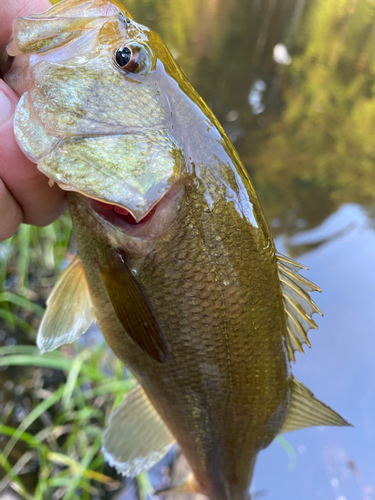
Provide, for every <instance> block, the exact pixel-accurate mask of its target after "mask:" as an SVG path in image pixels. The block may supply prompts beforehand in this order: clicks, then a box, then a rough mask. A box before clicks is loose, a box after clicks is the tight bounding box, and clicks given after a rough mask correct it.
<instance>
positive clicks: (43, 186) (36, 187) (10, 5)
mask: <svg viewBox="0 0 375 500" xmlns="http://www.w3.org/2000/svg"><path fill="white" fill-rule="evenodd" d="M50 6H51V4H50V2H49V1H48V0H33V1H30V0H18V1H14V0H1V2H0V15H1V24H0V47H2V46H4V45H5V44H6V42H7V41H8V40H9V38H10V36H11V34H12V21H13V19H15V18H16V17H20V16H27V15H29V14H37V13H39V12H43V11H45V10H47V9H48V8H49V7H50ZM0 76H2V75H0ZM17 102H18V97H17V95H16V94H15V93H14V92H13V90H12V89H11V88H10V87H9V86H8V85H6V83H5V82H4V81H3V80H1V79H0V241H3V240H5V239H7V238H9V237H10V236H12V235H13V234H14V233H15V231H16V230H17V228H18V226H19V225H20V224H21V222H25V223H27V224H35V225H37V226H44V225H46V224H49V223H50V222H52V221H54V220H55V219H56V218H57V217H58V216H59V215H60V214H61V213H62V212H63V211H64V210H65V208H66V193H65V192H64V191H62V190H61V189H60V188H59V187H58V186H57V185H56V184H55V185H54V186H53V187H50V186H49V185H48V178H47V177H46V176H45V175H43V174H42V173H41V172H39V170H38V169H37V168H36V165H35V164H34V163H32V162H31V161H30V160H28V159H27V158H26V156H25V155H24V154H23V153H22V151H21V150H20V148H19V146H18V144H17V142H16V140H15V137H14V133H13V116H14V111H15V108H16V105H17Z"/></svg>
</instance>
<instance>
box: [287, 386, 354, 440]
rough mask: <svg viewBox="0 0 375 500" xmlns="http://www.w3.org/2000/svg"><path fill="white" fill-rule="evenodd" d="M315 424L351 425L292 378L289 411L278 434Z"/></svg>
mask: <svg viewBox="0 0 375 500" xmlns="http://www.w3.org/2000/svg"><path fill="white" fill-rule="evenodd" d="M316 425H318V426H319V425H337V426H343V427H345V426H346V427H352V425H351V424H349V423H348V422H347V421H346V420H345V419H343V418H342V417H341V416H340V415H339V414H338V413H336V412H335V411H333V410H332V409H331V408H330V407H329V406H327V405H325V404H324V403H322V402H321V401H319V400H318V399H316V398H315V397H314V394H313V393H312V392H311V391H310V389H308V388H307V387H305V386H304V385H303V384H302V383H301V382H300V381H299V380H297V379H295V378H293V379H292V383H291V396H290V408H289V413H288V416H287V417H286V420H285V422H284V425H283V427H282V429H281V431H280V434H284V433H285V432H290V431H294V430H297V429H303V428H305V427H314V426H316Z"/></svg>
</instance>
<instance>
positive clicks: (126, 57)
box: [116, 47, 132, 68]
mask: <svg viewBox="0 0 375 500" xmlns="http://www.w3.org/2000/svg"><path fill="white" fill-rule="evenodd" d="M131 57H132V52H131V50H130V49H129V47H122V48H121V49H119V50H118V51H117V52H116V62H117V64H118V65H119V66H120V67H121V68H123V67H124V66H126V65H127V64H128V62H129V61H130V59H131Z"/></svg>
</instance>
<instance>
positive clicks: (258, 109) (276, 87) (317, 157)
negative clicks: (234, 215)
mask: <svg viewBox="0 0 375 500" xmlns="http://www.w3.org/2000/svg"><path fill="white" fill-rule="evenodd" d="M125 5H126V7H127V8H128V9H129V11H130V12H131V14H132V15H133V17H134V19H135V20H137V21H138V22H140V23H143V24H146V25H148V26H150V27H151V28H153V29H155V30H156V31H157V32H159V34H160V35H161V36H162V38H163V39H164V41H165V42H166V43H167V45H168V47H169V48H170V50H171V51H172V53H173V55H174V56H175V57H176V59H177V60H178V62H179V64H180V65H181V67H182V68H183V69H184V71H185V73H186V74H187V76H188V78H189V79H190V80H191V82H192V84H193V85H194V86H195V87H196V88H197V90H198V92H199V93H200V94H201V95H202V97H203V99H204V100H205V101H206V102H207V103H208V104H209V106H210V107H211V108H212V109H213V111H214V113H215V114H216V116H217V117H218V118H219V120H220V122H221V123H222V124H223V125H224V127H225V130H226V131H227V133H228V135H229V137H230V138H231V140H232V141H233V142H234V144H235V146H236V148H237V150H238V152H239V154H240V156H241V158H242V160H243V162H244V164H245V166H246V167H247V169H248V171H249V173H250V175H251V178H252V181H253V182H254V184H255V187H256V190H257V193H258V195H259V197H260V199H261V202H262V205H263V208H264V211H265V214H266V217H267V220H268V221H269V223H270V226H271V228H272V231H273V233H274V236H275V239H276V244H277V248H278V250H279V251H281V252H284V253H287V254H289V255H291V256H292V257H294V258H296V259H297V260H299V261H300V262H302V263H303V264H305V265H307V266H308V267H309V268H310V271H309V272H307V274H306V275H307V277H308V278H309V279H311V280H312V281H314V282H315V283H317V284H318V285H320V286H321V287H322V288H323V293H322V294H321V295H318V294H315V296H314V297H313V298H314V300H315V301H316V302H317V303H318V305H319V307H320V308H321V309H322V310H323V312H324V314H325V316H324V318H316V321H317V323H318V324H319V330H318V331H317V332H316V331H311V332H310V339H311V342H312V349H311V350H307V352H306V354H305V355H304V356H302V355H299V354H297V363H296V365H295V366H294V368H293V371H294V373H295V375H296V376H297V377H298V378H300V379H301V380H302V381H303V382H304V383H305V384H306V385H307V386H308V387H309V388H311V389H312V390H313V391H314V392H315V394H316V395H317V396H318V397H319V398H320V399H322V400H323V401H325V402H327V403H328V404H329V405H330V406H332V407H333V408H334V409H336V410H337V411H338V412H340V413H341V414H342V415H343V416H344V417H345V418H347V419H348V420H349V421H350V422H352V423H353V424H354V426H355V427H354V429H348V428H344V429H336V428H324V429H323V428H322V429H319V428H313V429H308V430H303V431H298V432H294V433H291V434H287V435H285V436H283V437H281V438H279V439H278V440H277V441H275V442H274V443H273V444H272V445H271V446H270V447H269V448H268V449H267V450H265V451H263V452H262V453H261V454H260V456H259V461H258V464H257V467H256V473H255V479H254V482H253V492H254V498H265V499H267V500H301V499H303V500H318V499H321V500H375V331H374V330H375V327H374V310H375V229H374V216H375V210H374V207H375V205H374V196H375V166H374V161H375V138H374V136H375V94H374V92H375V76H374V74H375V2H374V1H373V0H189V2H186V0H129V2H126V3H125Z"/></svg>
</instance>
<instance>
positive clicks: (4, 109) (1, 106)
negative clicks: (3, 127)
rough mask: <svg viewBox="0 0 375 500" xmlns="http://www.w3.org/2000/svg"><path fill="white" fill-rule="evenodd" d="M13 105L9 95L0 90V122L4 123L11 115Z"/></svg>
mask: <svg viewBox="0 0 375 500" xmlns="http://www.w3.org/2000/svg"><path fill="white" fill-rule="evenodd" d="M12 112H13V105H12V101H11V100H10V99H9V97H8V96H7V95H6V94H4V92H3V91H2V90H0V124H1V123H4V122H5V121H6V120H8V118H9V117H10V116H11V115H12Z"/></svg>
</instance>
